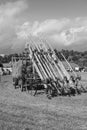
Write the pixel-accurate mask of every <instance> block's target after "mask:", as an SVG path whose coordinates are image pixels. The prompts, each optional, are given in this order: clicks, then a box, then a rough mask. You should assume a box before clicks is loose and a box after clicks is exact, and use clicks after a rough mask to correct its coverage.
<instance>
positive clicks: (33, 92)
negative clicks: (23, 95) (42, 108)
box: [30, 86, 37, 96]
mask: <svg viewBox="0 0 87 130" xmlns="http://www.w3.org/2000/svg"><path fill="white" fill-rule="evenodd" d="M30 91H31V92H30V94H31V95H32V96H35V95H36V93H37V89H36V87H34V86H32V87H31V89H30Z"/></svg>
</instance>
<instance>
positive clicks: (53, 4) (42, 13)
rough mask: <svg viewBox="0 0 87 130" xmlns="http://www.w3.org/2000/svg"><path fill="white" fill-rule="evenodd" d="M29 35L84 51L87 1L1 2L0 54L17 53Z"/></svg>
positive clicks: (86, 28) (55, 44) (38, 0)
mask: <svg viewBox="0 0 87 130" xmlns="http://www.w3.org/2000/svg"><path fill="white" fill-rule="evenodd" d="M29 35H32V36H34V37H45V38H46V39H47V40H48V41H50V42H51V43H52V44H53V46H54V47H58V48H62V47H63V48H70V49H72V47H73V48H74V49H79V50H82V49H81V47H82V48H83V50H87V45H86V44H87V43H86V41H87V0H0V53H9V52H11V51H13V50H19V48H21V47H23V45H24V43H25V41H26V39H27V36H29Z"/></svg>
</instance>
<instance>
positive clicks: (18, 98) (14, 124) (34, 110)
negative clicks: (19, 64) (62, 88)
mask: <svg viewBox="0 0 87 130" xmlns="http://www.w3.org/2000/svg"><path fill="white" fill-rule="evenodd" d="M80 75H81V76H82V83H84V85H85V86H87V73H80ZM0 130H87V93H85V94H81V95H76V96H72V97H68V96H67V97H55V98H53V99H52V100H48V99H47V97H46V96H45V95H44V94H43V95H40V94H38V95H37V96H36V97H33V96H31V95H30V94H28V93H27V92H21V91H20V89H16V90H15V89H14V87H13V85H12V78H11V76H3V77H2V81H1V83H0Z"/></svg>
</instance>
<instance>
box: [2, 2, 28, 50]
mask: <svg viewBox="0 0 87 130" xmlns="http://www.w3.org/2000/svg"><path fill="white" fill-rule="evenodd" d="M27 8H28V6H27V4H26V2H25V1H23V0H19V1H14V2H5V4H1V5H0V51H1V48H6V47H8V46H12V45H13V44H15V43H13V41H14V39H17V36H16V27H17V25H18V24H21V23H22V19H23V18H22V14H23V13H24V11H25V10H27Z"/></svg>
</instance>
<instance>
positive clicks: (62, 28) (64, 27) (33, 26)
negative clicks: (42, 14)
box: [17, 17, 87, 46]
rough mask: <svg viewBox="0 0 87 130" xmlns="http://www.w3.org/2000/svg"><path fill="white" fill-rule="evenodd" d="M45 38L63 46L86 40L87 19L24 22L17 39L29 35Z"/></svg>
mask: <svg viewBox="0 0 87 130" xmlns="http://www.w3.org/2000/svg"><path fill="white" fill-rule="evenodd" d="M30 34H31V35H33V36H37V37H41V36H42V35H43V36H44V37H46V38H47V39H48V40H51V42H55V43H56V44H62V45H65V46H68V45H71V44H76V43H79V42H77V41H80V40H85V39H87V18H80V17H78V18H75V19H72V20H71V19H67V18H64V19H60V20H57V19H50V20H46V21H44V22H42V23H40V22H38V21H36V22H34V23H30V22H26V23H24V24H23V25H22V26H20V27H19V30H18V32H17V35H18V37H20V38H25V39H26V38H27V36H29V35H30Z"/></svg>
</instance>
